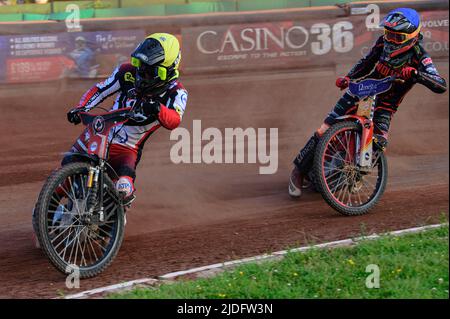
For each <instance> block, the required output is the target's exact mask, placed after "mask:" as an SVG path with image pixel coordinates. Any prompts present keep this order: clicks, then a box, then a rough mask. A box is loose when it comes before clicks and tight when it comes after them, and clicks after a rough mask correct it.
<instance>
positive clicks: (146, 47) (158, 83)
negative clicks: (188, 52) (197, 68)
mask: <svg viewBox="0 0 450 319" xmlns="http://www.w3.org/2000/svg"><path fill="white" fill-rule="evenodd" d="M180 60H181V51H180V43H179V42H178V39H177V38H176V37H175V36H174V35H172V34H169V33H153V34H151V35H149V36H148V37H147V38H145V40H144V41H143V42H141V43H140V44H139V45H138V46H137V48H136V49H135V50H134V52H133V53H132V54H131V64H132V65H133V66H135V67H136V68H137V72H136V82H135V87H136V90H137V91H138V93H139V92H140V93H145V94H149V95H156V94H161V93H162V92H164V91H165V90H166V89H167V87H168V85H169V82H170V81H172V80H174V79H176V78H178V76H179V72H178V67H179V65H180Z"/></svg>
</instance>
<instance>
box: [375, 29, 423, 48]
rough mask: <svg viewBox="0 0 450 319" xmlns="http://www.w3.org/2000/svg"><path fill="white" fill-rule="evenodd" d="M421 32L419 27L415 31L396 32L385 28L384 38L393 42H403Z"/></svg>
mask: <svg viewBox="0 0 450 319" xmlns="http://www.w3.org/2000/svg"><path fill="white" fill-rule="evenodd" d="M419 32H420V28H418V29H417V30H416V31H414V32H413V33H403V32H394V31H391V30H389V29H384V39H385V40H386V41H388V42H391V43H395V44H403V43H405V42H407V41H409V40H411V39H414V38H415V37H417V35H418V34H419Z"/></svg>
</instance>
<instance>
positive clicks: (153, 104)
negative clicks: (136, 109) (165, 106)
mask: <svg viewBox="0 0 450 319" xmlns="http://www.w3.org/2000/svg"><path fill="white" fill-rule="evenodd" d="M160 106H161V103H159V102H157V101H153V100H150V101H145V102H142V113H143V114H144V115H145V116H150V115H155V116H158V114H159V111H160Z"/></svg>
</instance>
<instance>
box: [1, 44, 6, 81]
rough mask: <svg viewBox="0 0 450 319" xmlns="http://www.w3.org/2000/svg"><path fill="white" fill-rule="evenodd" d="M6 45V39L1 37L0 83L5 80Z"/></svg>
mask: <svg viewBox="0 0 450 319" xmlns="http://www.w3.org/2000/svg"><path fill="white" fill-rule="evenodd" d="M6 46H7V43H6V41H5V39H3V38H2V37H0V83H2V82H4V81H5V67H6V65H5V60H6V50H7V49H6Z"/></svg>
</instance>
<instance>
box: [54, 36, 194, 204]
mask: <svg viewBox="0 0 450 319" xmlns="http://www.w3.org/2000/svg"><path fill="white" fill-rule="evenodd" d="M180 60H181V51H180V44H179V42H178V39H177V38H176V37H175V36H173V35H172V34H168V33H154V34H152V35H150V36H148V37H147V38H146V39H145V40H144V41H143V42H141V43H140V44H139V45H138V46H137V48H136V49H135V50H134V52H133V53H132V54H131V63H123V64H121V65H120V66H119V67H117V68H116V69H115V70H114V72H113V73H112V74H111V76H110V77H109V78H108V79H106V80H105V81H103V82H101V83H98V84H96V85H95V86H94V87H92V88H91V89H90V90H89V91H87V92H86V93H85V94H84V95H83V97H82V99H81V101H80V103H79V105H78V106H76V107H75V108H74V109H72V110H71V111H70V112H69V113H68V114H67V118H68V120H69V121H70V122H71V123H74V124H78V123H80V117H79V115H78V113H79V112H80V111H84V112H86V111H89V110H91V109H93V108H95V107H96V106H97V105H99V104H100V103H101V102H103V101H104V100H105V99H106V98H107V97H109V96H111V95H113V94H116V98H115V101H114V105H113V107H112V110H117V109H120V108H125V107H130V106H133V105H134V104H135V103H136V101H137V100H140V101H142V103H141V105H138V106H135V109H137V110H139V112H138V116H136V117H135V118H134V119H133V120H129V121H128V122H126V123H125V124H124V125H122V126H119V127H118V128H117V129H116V134H115V137H114V138H113V140H112V145H111V148H110V158H109V163H110V164H111V166H112V167H113V168H114V170H115V171H116V172H117V174H118V175H119V176H120V178H119V179H118V180H117V181H116V187H117V189H118V190H119V191H122V192H124V193H125V194H126V198H128V199H129V200H128V201H127V204H130V203H131V201H132V200H133V199H134V195H133V193H134V190H135V189H134V180H135V178H136V172H135V171H136V166H137V164H138V162H139V160H140V158H141V154H142V149H143V147H144V144H145V142H146V141H147V139H148V138H149V137H150V135H152V134H153V133H154V132H155V131H156V130H157V129H158V128H159V127H161V126H163V127H165V128H166V129H169V130H173V129H174V128H176V127H177V126H178V125H179V124H180V121H181V118H182V116H183V113H184V110H185V108H186V102H187V96H188V93H187V91H186V89H185V88H184V87H183V85H182V84H181V83H180V81H179V80H178V76H179V72H178V67H179V64H180ZM86 138H87V137H86V134H85V133H83V134H81V135H80V137H79V138H78V140H77V141H76V142H75V144H74V145H73V147H72V149H71V152H70V154H69V155H67V156H66V157H64V159H63V161H62V165H65V164H67V163H70V162H72V161H73V159H74V157H76V156H77V154H78V153H84V152H86V150H87V149H86V143H85V141H86Z"/></svg>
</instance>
